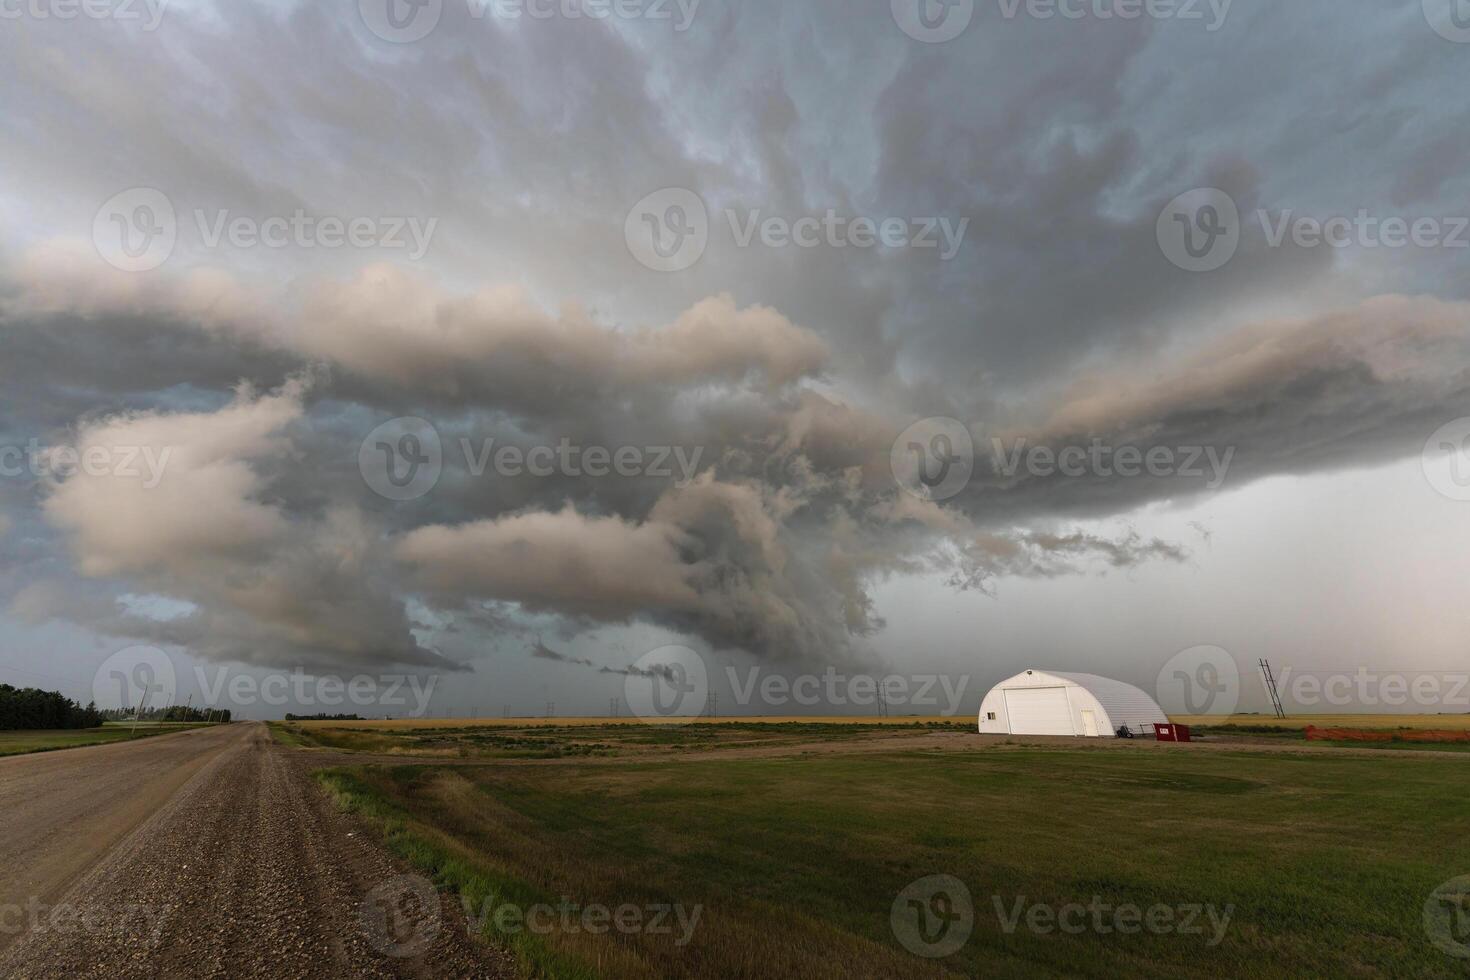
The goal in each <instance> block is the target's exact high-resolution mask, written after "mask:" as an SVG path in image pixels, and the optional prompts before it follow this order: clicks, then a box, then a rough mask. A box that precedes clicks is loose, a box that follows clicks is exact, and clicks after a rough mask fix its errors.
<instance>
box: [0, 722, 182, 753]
mask: <svg viewBox="0 0 1470 980" xmlns="http://www.w3.org/2000/svg"><path fill="white" fill-rule="evenodd" d="M202 727H203V726H202V725H199V724H189V723H185V722H177V723H175V722H162V723H160V722H145V723H142V724H139V725H138V730H137V733H136V734H134V732H133V731H132V725H131V723H127V722H117V723H115V722H108V723H107V724H105V725H103V726H102V727H101V728H83V729H72V730H62V731H56V730H51V731H22V732H14V731H11V732H0V756H6V755H25V754H26V753H29V752H51V751H54V750H56V749H74V748H78V747H80V746H83V745H104V744H107V743H110V742H126V741H128V740H129V739H132V738H147V737H149V736H150V735H164V734H167V733H168V732H181V731H185V730H186V729H190V728H202Z"/></svg>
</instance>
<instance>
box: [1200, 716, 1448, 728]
mask: <svg viewBox="0 0 1470 980" xmlns="http://www.w3.org/2000/svg"><path fill="white" fill-rule="evenodd" d="M1173 718H1174V720H1175V721H1176V722H1178V723H1179V724H1181V725H1268V726H1270V727H1272V728H1306V727H1307V726H1308V725H1315V726H1316V727H1318V728H1430V729H1442V730H1445V731H1459V730H1462V729H1467V728H1470V714H1465V715H1347V714H1344V715H1292V716H1290V717H1287V718H1273V717H1271V716H1270V715H1229V716H1228V717H1227V716H1225V715H1174V716H1173Z"/></svg>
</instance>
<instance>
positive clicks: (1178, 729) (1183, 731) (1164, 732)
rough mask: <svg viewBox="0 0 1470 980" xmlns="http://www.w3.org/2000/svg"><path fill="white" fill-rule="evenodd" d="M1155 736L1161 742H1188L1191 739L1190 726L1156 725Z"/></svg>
mask: <svg viewBox="0 0 1470 980" xmlns="http://www.w3.org/2000/svg"><path fill="white" fill-rule="evenodd" d="M1154 736H1155V737H1156V738H1158V740H1159V741H1160V742H1187V741H1189V726H1188V725H1155V726H1154Z"/></svg>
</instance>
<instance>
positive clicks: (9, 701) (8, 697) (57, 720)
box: [0, 684, 105, 730]
mask: <svg viewBox="0 0 1470 980" xmlns="http://www.w3.org/2000/svg"><path fill="white" fill-rule="evenodd" d="M104 720H105V719H104V717H103V713H102V712H100V711H98V710H97V706H96V705H95V704H88V705H87V706H86V707H85V708H83V707H82V706H81V705H79V704H77V702H75V701H73V700H72V699H71V698H68V697H66V696H65V695H63V694H60V693H59V692H57V691H42V690H40V689H39V688H34V687H11V686H10V685H9V684H0V730H6V729H43V728H44V729H54V728H97V727H98V726H100V725H101V724H102V722H103V721H104Z"/></svg>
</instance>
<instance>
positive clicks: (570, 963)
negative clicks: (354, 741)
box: [316, 768, 599, 980]
mask: <svg viewBox="0 0 1470 980" xmlns="http://www.w3.org/2000/svg"><path fill="white" fill-rule="evenodd" d="M389 772H390V774H391V775H390V776H389V777H388V778H390V779H399V780H404V779H409V780H411V779H414V778H416V776H417V772H418V770H416V769H409V768H403V769H394V770H390V771H389ZM316 778H317V780H318V782H320V783H321V784H322V786H323V787H324V788H325V789H326V790H327V792H328V794H329V795H331V797H332V798H333V799H334V800H335V801H336V803H337V805H338V806H339V807H341V808H342V809H343V810H345V811H347V812H348V813H352V814H355V815H357V816H358V817H359V818H360V819H362V820H363V821H364V822H365V823H367V824H368V825H369V826H371V827H372V828H373V829H374V830H376V831H377V832H378V833H379V834H380V835H381V836H382V838H383V840H384V842H385V843H386V844H387V845H388V848H389V850H391V851H392V852H393V853H395V854H397V855H398V856H399V857H402V858H404V859H405V860H407V861H408V862H409V863H410V864H412V865H413V866H414V867H415V868H417V869H419V870H420V871H423V872H425V873H426V874H428V875H429V876H431V877H432V878H433V879H434V882H435V884H437V885H438V886H440V887H441V888H447V889H449V890H451V891H453V892H454V893H456V894H457V895H458V896H459V898H460V901H461V903H462V904H463V905H464V907H465V908H466V910H467V911H468V912H471V913H474V912H477V911H480V910H493V909H495V908H497V907H498V906H500V905H502V904H504V903H512V904H514V905H516V906H518V907H522V908H525V907H529V906H531V905H534V904H537V903H548V902H554V901H555V898H554V896H551V895H550V894H548V893H546V892H544V891H541V890H540V889H538V888H536V887H535V886H534V885H532V884H531V883H530V882H528V881H526V880H524V879H521V878H519V877H516V876H514V875H511V874H507V873H505V872H504V871H500V870H497V869H496V868H494V867H493V866H491V865H489V864H486V863H484V862H481V861H479V860H477V859H476V856H475V855H473V854H471V853H467V852H466V850H465V848H463V847H462V846H457V845H456V844H455V842H453V841H452V840H449V839H446V838H445V836H444V835H443V834H441V833H438V832H436V831H435V830H434V829H433V827H432V826H430V825H428V824H425V823H422V822H420V821H417V820H415V819H413V817H411V816H410V815H409V814H408V813H407V812H406V811H404V810H402V809H400V808H398V807H397V806H395V805H394V804H393V803H392V802H391V794H385V793H382V792H379V791H378V790H377V789H376V788H375V787H374V786H373V785H372V784H370V783H368V782H367V781H365V780H364V778H363V775H362V771H361V770H344V769H337V770H328V771H323V772H319V773H317V774H316ZM503 922H505V920H503V919H497V918H496V917H495V916H494V915H493V914H492V915H486V916H485V917H484V921H483V925H482V935H483V937H484V938H485V939H486V940H487V941H490V942H493V943H496V944H497V945H500V946H503V947H506V948H508V949H510V950H511V951H512V952H513V953H515V956H516V960H517V962H518V964H519V965H520V967H521V970H522V972H523V973H525V975H527V976H533V977H552V978H566V980H597V977H598V976H599V974H598V973H597V972H596V971H595V964H590V963H586V962H583V961H582V960H580V959H578V958H576V957H574V956H570V955H567V954H566V953H564V952H562V951H560V950H558V949H557V948H555V946H553V945H552V944H551V943H549V942H547V941H545V940H544V939H542V938H541V937H540V936H538V935H536V934H534V933H530V932H526V931H524V930H521V929H516V930H514V931H512V930H511V929H509V928H501V925H502V923H503Z"/></svg>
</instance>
